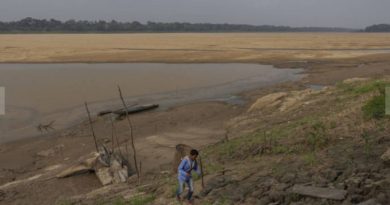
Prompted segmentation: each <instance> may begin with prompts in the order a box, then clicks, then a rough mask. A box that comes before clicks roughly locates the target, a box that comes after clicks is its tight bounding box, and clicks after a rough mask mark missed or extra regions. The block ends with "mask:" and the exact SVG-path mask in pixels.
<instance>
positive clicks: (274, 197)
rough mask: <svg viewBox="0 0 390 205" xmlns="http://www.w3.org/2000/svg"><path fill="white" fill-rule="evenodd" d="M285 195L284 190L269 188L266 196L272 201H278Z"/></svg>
mask: <svg viewBox="0 0 390 205" xmlns="http://www.w3.org/2000/svg"><path fill="white" fill-rule="evenodd" d="M285 195H286V193H285V192H283V191H277V190H271V191H270V192H269V193H268V197H269V198H270V199H271V201H273V202H278V201H283V198H284V196H285Z"/></svg>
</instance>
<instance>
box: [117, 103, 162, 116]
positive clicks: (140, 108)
mask: <svg viewBox="0 0 390 205" xmlns="http://www.w3.org/2000/svg"><path fill="white" fill-rule="evenodd" d="M158 107H159V105H158V104H150V105H137V106H133V107H128V108H127V109H125V108H122V109H119V110H116V111H113V112H112V113H114V114H117V115H118V119H121V118H123V117H125V116H126V114H135V113H139V112H144V111H148V110H153V109H156V108H158Z"/></svg>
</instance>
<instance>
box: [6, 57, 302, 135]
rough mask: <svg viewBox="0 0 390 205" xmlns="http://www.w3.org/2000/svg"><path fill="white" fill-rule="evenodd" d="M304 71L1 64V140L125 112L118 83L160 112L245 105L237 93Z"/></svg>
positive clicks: (238, 66)
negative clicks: (201, 104)
mask: <svg viewBox="0 0 390 205" xmlns="http://www.w3.org/2000/svg"><path fill="white" fill-rule="evenodd" d="M301 72H302V70H301V69H276V68H274V67H273V66H269V65H258V64H163V63H123V64H0V86H2V87H4V88H5V106H6V107H5V115H0V142H6V141H11V140H16V139H20V138H24V137H32V136H36V135H39V134H40V132H39V131H38V130H37V129H36V126H37V125H38V124H40V123H43V124H45V123H48V122H50V121H52V120H56V121H55V128H56V129H64V128H66V127H69V126H71V125H74V124H77V123H79V122H81V121H82V120H85V119H86V113H85V110H84V107H83V103H84V102H85V101H88V102H89V104H90V109H91V112H92V114H93V115H96V113H97V112H99V111H101V110H105V109H115V108H120V101H119V97H118V89H117V85H120V86H121V88H122V91H123V94H124V95H125V96H126V101H127V102H128V104H134V103H139V104H142V103H158V104H160V105H161V108H160V109H164V108H167V107H170V106H174V105H178V104H184V103H188V102H198V101H210V100H218V101H225V102H227V103H237V104H240V103H243V102H242V100H241V99H240V98H239V97H237V94H239V93H240V92H244V91H247V90H251V89H255V88H260V87H264V86H270V85H273V84H277V83H281V82H286V81H293V80H298V79H300V78H301V77H302V76H303V74H300V73H301Z"/></svg>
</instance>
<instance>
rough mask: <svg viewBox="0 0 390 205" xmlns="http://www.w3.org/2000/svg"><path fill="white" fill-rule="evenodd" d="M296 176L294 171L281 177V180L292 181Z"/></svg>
mask: <svg viewBox="0 0 390 205" xmlns="http://www.w3.org/2000/svg"><path fill="white" fill-rule="evenodd" d="M295 178H296V175H295V174H294V173H287V174H285V175H284V176H283V177H282V178H281V179H280V181H281V182H283V183H290V182H292V181H294V179H295Z"/></svg>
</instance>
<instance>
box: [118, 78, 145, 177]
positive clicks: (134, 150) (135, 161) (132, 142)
mask: <svg viewBox="0 0 390 205" xmlns="http://www.w3.org/2000/svg"><path fill="white" fill-rule="evenodd" d="M118 91H119V97H120V98H121V101H122V104H123V107H124V108H125V110H127V105H126V102H125V100H124V99H123V95H122V90H121V87H120V86H119V85H118ZM126 119H127V123H128V125H129V130H130V140H131V146H132V148H133V158H134V166H135V170H136V171H137V178H138V185H139V184H140V176H139V169H138V163H137V151H136V149H135V145H134V136H133V124H132V123H131V120H130V117H129V113H128V112H126Z"/></svg>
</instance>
